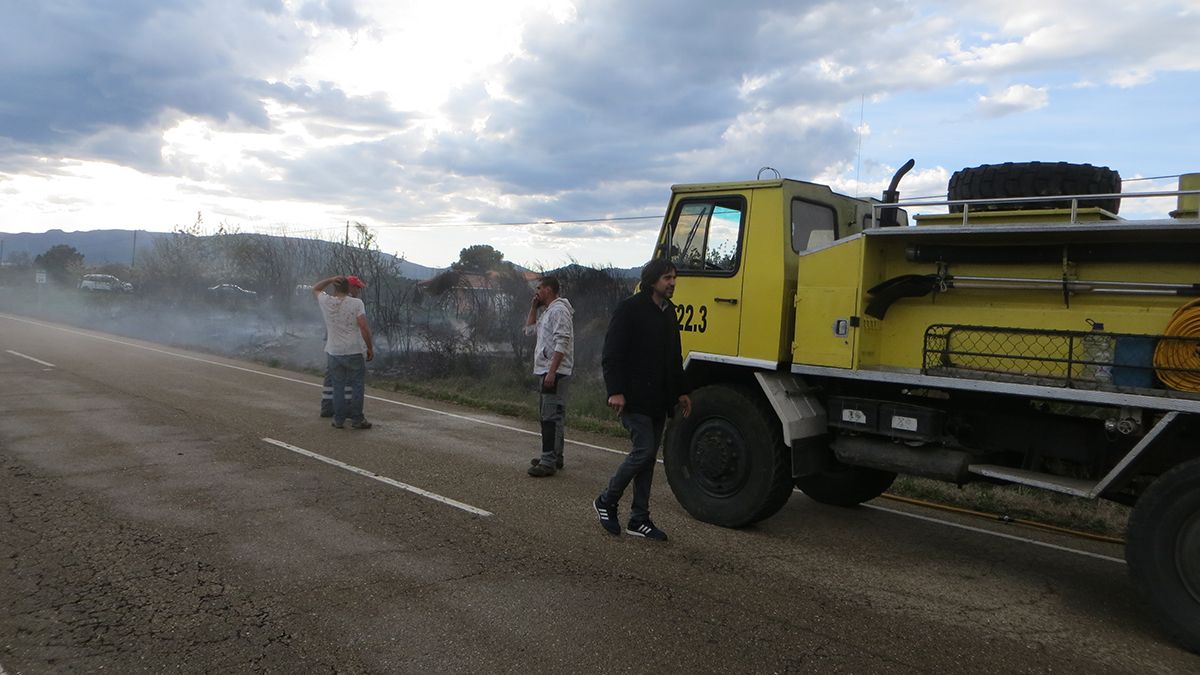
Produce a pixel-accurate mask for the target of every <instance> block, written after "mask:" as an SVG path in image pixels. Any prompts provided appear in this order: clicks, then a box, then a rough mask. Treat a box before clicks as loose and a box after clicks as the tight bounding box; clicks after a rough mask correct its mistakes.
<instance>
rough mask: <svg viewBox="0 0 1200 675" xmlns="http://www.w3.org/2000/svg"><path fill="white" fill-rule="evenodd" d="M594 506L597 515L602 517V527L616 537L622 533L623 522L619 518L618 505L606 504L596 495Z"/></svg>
mask: <svg viewBox="0 0 1200 675" xmlns="http://www.w3.org/2000/svg"><path fill="white" fill-rule="evenodd" d="M592 508H594V509H596V515H597V516H599V517H600V527H603V528H604V530H605V531H606V532H608V533H609V534H611V535H612V536H614V537H618V536H620V535H621V523H620V521H618V520H617V507H616V506H606V505H605V504H604V502H602V501H600V498H599V497H596V501H594V502H592Z"/></svg>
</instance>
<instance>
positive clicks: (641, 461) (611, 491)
mask: <svg viewBox="0 0 1200 675" xmlns="http://www.w3.org/2000/svg"><path fill="white" fill-rule="evenodd" d="M666 423H667V418H666V417H657V418H656V417H650V416H649V415H639V414H637V413H626V414H624V415H621V424H622V426H624V427H625V429H626V430H627V431H629V440H630V441H631V442H632V445H633V448H632V449H631V450H630V451H629V454H628V455H626V457H625V461H624V462H621V466H619V467H617V472H616V473H615V474H613V477H612V479H611V480H609V481H608V488H607V489H605V490H604V493H603V494H601V495H600V501H602V502H604V503H605V504H606V505H608V506H616V505H617V502H619V501H620V500H621V495H623V494H624V493H625V488H626V487H628V486H629V483H630V482H632V483H633V504H632V506H631V508H630V510H629V520H630V522H636V521H642V520H649V519H650V484H651V483H652V482H653V481H654V464H655V459H656V458H657V457H658V444H659V442H660V441H661V440H662V434H663V427H665V426H666Z"/></svg>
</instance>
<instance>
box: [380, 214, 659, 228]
mask: <svg viewBox="0 0 1200 675" xmlns="http://www.w3.org/2000/svg"><path fill="white" fill-rule="evenodd" d="M661 219H662V215H661V214H660V215H656V216H621V217H618V218H571V219H567V220H558V219H546V220H521V221H513V222H495V223H488V222H462V223H382V224H379V225H373V226H372V227H373V228H376V229H385V228H412V227H528V226H531V225H576V224H580V223H616V222H627V221H631V220H661Z"/></svg>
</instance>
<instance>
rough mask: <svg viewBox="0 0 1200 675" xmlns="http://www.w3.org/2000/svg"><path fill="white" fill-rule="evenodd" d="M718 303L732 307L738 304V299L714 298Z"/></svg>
mask: <svg viewBox="0 0 1200 675" xmlns="http://www.w3.org/2000/svg"><path fill="white" fill-rule="evenodd" d="M713 300H715V301H717V302H728V303H729V304H731V305H736V304H737V298H713Z"/></svg>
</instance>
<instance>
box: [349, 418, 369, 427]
mask: <svg viewBox="0 0 1200 675" xmlns="http://www.w3.org/2000/svg"><path fill="white" fill-rule="evenodd" d="M371 426H372V425H371V423H370V422H368V421H367V418H365V417H364V418H362V419H361V420H358V421H357V422H351V423H350V428H352V429H370V428H371Z"/></svg>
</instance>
